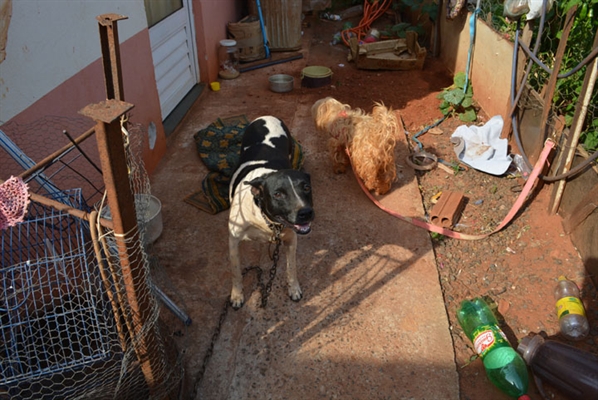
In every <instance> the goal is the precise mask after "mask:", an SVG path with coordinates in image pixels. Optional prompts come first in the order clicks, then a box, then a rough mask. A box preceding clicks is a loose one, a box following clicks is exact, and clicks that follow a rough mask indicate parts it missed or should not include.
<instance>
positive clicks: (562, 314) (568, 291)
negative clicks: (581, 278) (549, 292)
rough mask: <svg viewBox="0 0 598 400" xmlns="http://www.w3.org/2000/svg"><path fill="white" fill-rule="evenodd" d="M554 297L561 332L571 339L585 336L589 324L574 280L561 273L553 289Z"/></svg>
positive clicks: (588, 330) (588, 329)
mask: <svg viewBox="0 0 598 400" xmlns="http://www.w3.org/2000/svg"><path fill="white" fill-rule="evenodd" d="M554 299H555V300H556V301H557V302H556V312H557V315H558V318H559V325H560V328H561V334H562V335H563V336H565V337H566V338H567V339H571V340H581V339H583V338H585V337H586V336H587V335H588V333H589V332H590V324H589V323H588V319H587V318H586V312H585V309H584V308H583V303H582V302H581V300H580V295H579V288H578V287H577V285H576V284H575V282H573V281H571V280H568V279H567V278H566V277H565V276H563V275H561V276H559V282H558V284H557V286H556V288H555V290H554Z"/></svg>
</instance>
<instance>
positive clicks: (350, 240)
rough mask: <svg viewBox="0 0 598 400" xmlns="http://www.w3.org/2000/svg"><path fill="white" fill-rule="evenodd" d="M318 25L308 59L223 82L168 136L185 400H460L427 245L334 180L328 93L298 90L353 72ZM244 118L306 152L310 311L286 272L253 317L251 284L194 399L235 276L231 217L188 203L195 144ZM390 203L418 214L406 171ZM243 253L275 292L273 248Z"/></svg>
mask: <svg viewBox="0 0 598 400" xmlns="http://www.w3.org/2000/svg"><path fill="white" fill-rule="evenodd" d="M317 25H318V21H314V23H312V25H311V28H309V29H306V30H305V33H304V37H303V47H302V49H301V53H302V54H303V58H302V59H300V60H296V61H292V62H288V63H282V64H278V65H276V66H272V67H267V68H260V69H257V70H254V71H251V72H246V73H243V74H241V76H240V77H239V78H237V79H234V80H227V81H222V82H221V84H222V89H221V90H220V91H219V92H212V91H209V90H205V91H204V93H202V95H201V96H200V98H199V99H198V100H197V101H196V102H195V103H194V104H193V106H192V108H191V109H190V111H189V112H188V114H187V115H186V117H185V118H184V120H183V122H182V123H181V124H180V125H179V126H178V128H177V129H176V130H175V132H174V133H173V134H172V135H170V137H169V139H168V151H167V155H166V156H165V157H164V159H163V160H162V161H161V164H160V165H159V166H158V168H157V170H156V171H155V172H154V173H153V174H152V176H151V183H152V194H154V195H155V196H157V197H158V198H159V199H160V200H161V202H162V218H163V223H164V229H163V233H162V235H161V237H160V238H159V239H158V241H157V242H156V243H155V244H154V245H153V247H152V252H153V255H154V256H155V257H156V258H157V259H158V261H159V267H158V269H157V270H156V271H154V272H155V275H156V276H157V280H158V283H159V284H160V285H161V288H162V290H163V291H164V292H166V293H167V294H168V295H169V296H170V297H171V298H172V299H173V300H174V301H175V302H176V303H177V304H178V305H179V306H180V307H181V308H183V309H185V310H186V312H187V313H188V314H189V316H190V317H191V318H192V320H193V322H192V324H191V325H190V326H189V327H184V325H183V324H182V323H181V321H180V320H178V319H176V318H175V317H174V316H173V315H172V314H171V313H169V312H168V311H167V310H163V312H162V315H163V318H164V319H165V320H166V322H167V326H168V330H169V334H172V335H173V337H174V338H175V341H176V342H177V345H178V347H179V349H180V351H181V352H182V353H181V354H182V360H183V364H184V368H185V379H184V382H183V385H182V389H181V395H180V398H182V399H189V398H194V399H210V400H218V399H318V398H322V399H365V398H369V399H458V398H459V384H458V373H457V370H456V366H455V359H454V351H453V343H452V339H451V335H450V333H449V323H448V319H447V315H446V309H445V306H444V301H443V295H442V291H441V286H440V283H439V279H438V274H437V270H436V262H435V259H434V252H433V249H432V244H431V241H430V237H429V235H428V233H427V232H426V231H424V230H422V229H420V228H416V227H414V226H411V225H409V224H408V223H405V222H403V221H400V220H397V219H394V218H392V217H390V216H389V215H387V214H385V213H384V212H383V211H381V210H379V209H378V208H376V207H375V206H374V205H373V204H372V203H371V202H370V200H369V199H368V198H367V197H366V196H365V195H364V193H363V192H362V191H361V189H360V187H359V185H358V184H357V181H356V180H355V178H354V176H353V174H352V173H351V172H349V173H347V174H344V175H335V174H334V173H333V172H332V169H331V165H330V160H329V158H328V153H327V147H326V141H327V138H326V137H325V135H323V134H320V133H317V132H316V130H315V126H314V123H313V120H312V118H311V114H310V108H311V106H312V104H313V103H314V102H315V101H316V100H317V99H319V98H321V97H325V96H327V95H334V92H331V89H330V88H322V89H304V88H300V80H299V76H300V71H301V70H302V69H303V68H304V67H305V66H308V65H326V66H333V65H339V64H341V63H346V62H347V61H346V53H345V52H344V50H343V49H338V47H337V48H335V47H332V46H330V45H329V43H328V42H329V40H330V37H331V36H329V35H331V33H333V32H329V30H330V29H332V28H330V27H328V26H326V25H324V26H322V27H321V29H317ZM319 35H322V36H321V37H319ZM274 57H284V55H281V54H275V55H274ZM347 68H348V66H347ZM351 68H354V67H351ZM274 73H288V74H291V75H293V76H295V77H296V79H295V90H293V91H292V92H290V93H285V94H275V93H272V92H270V91H269V90H268V81H267V77H268V76H269V75H271V74H274ZM373 90H375V88H373ZM376 100H378V99H376V98H374V97H373V98H372V102H373V101H376ZM240 114H245V115H246V116H247V117H248V118H249V119H250V120H252V119H254V118H256V117H259V116H262V115H275V116H277V117H279V118H281V119H282V120H284V121H285V123H286V124H287V125H288V126H289V128H290V130H291V132H292V133H293V135H294V136H295V137H296V138H297V139H298V141H299V142H300V143H301V145H302V147H303V151H304V153H305V164H304V168H305V170H306V171H307V172H309V173H310V174H311V177H312V185H313V192H314V208H315V212H316V220H315V222H314V224H313V226H312V232H311V233H310V234H309V235H307V236H304V237H300V238H299V244H298V254H297V262H298V270H299V281H300V283H301V285H302V288H303V292H304V297H303V299H302V300H301V301H300V302H297V303H294V302H292V301H291V300H290V299H289V298H288V296H287V291H286V281H285V274H284V260H283V259H281V261H280V263H279V268H278V274H277V276H276V279H275V281H274V285H273V287H272V292H271V295H270V297H269V301H268V305H267V307H265V308H260V307H259V302H260V294H259V291H258V290H257V289H256V278H255V275H254V274H248V275H247V276H246V277H245V280H244V286H245V296H246V299H248V300H247V302H246V304H245V305H244V306H243V308H241V309H240V310H238V311H233V310H232V309H231V310H229V312H228V315H227V316H226V318H225V320H224V323H223V326H222V330H221V332H220V335H219V337H218V339H217V341H216V342H215V347H214V353H213V356H212V357H211V358H210V360H209V362H208V364H207V365H206V372H205V374H204V376H203V377H202V379H201V382H199V384H197V385H196V383H197V380H198V371H199V370H200V368H201V365H202V361H203V358H204V355H205V353H206V351H207V349H208V348H209V345H210V341H211V337H212V335H213V333H214V329H215V327H216V326H217V325H218V320H219V315H220V314H221V312H222V309H223V304H224V303H225V301H226V299H227V298H228V296H229V293H230V286H231V274H230V272H229V266H228V265H229V263H228V232H227V220H228V211H224V212H221V213H219V214H216V215H210V214H208V213H205V212H203V211H201V210H199V209H197V208H195V207H193V206H191V205H189V204H187V203H185V202H184V201H183V199H184V198H185V196H187V195H189V194H191V193H192V192H194V191H196V190H198V189H199V188H200V187H201V181H202V179H203V178H204V176H205V174H206V171H207V170H206V168H205V166H204V165H203V164H202V162H201V161H200V159H199V157H198V154H197V151H196V148H195V143H194V140H193V135H194V134H195V133H196V132H197V131H198V130H200V129H202V128H205V127H206V126H207V125H209V124H210V123H212V122H214V121H215V120H216V119H217V118H219V117H230V116H235V115H240ZM400 139H401V140H402V143H401V145H400V146H399V150H398V151H399V155H398V160H402V159H404V157H405V154H406V153H405V152H406V143H405V138H404V136H403V137H401V138H400ZM383 203H384V204H385V205H387V206H388V207H391V208H393V209H396V210H400V211H401V213H402V214H403V215H407V216H418V217H419V216H422V215H423V214H424V210H423V206H422V201H421V196H420V192H419V189H418V182H417V179H416V178H415V176H414V173H413V171H412V170H410V169H408V168H402V169H401V171H400V176H399V180H398V182H397V183H396V184H395V185H394V186H393V189H392V190H391V192H390V193H389V194H387V195H386V196H384V198H383ZM242 250H243V251H244V253H242V254H245V258H243V260H244V262H243V264H244V266H249V265H254V264H259V265H260V266H261V268H262V270H264V271H265V274H264V276H265V277H266V278H267V274H268V272H267V271H268V270H269V268H270V266H271V261H270V259H269V258H268V256H267V252H268V248H267V246H265V245H262V246H258V245H255V244H246V245H245V246H244V247H243V249H242Z"/></svg>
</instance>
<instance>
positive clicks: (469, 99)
mask: <svg viewBox="0 0 598 400" xmlns="http://www.w3.org/2000/svg"><path fill="white" fill-rule="evenodd" d="M472 105H473V98H472V97H471V96H465V97H464V98H463V101H462V102H461V106H462V107H463V108H468V107H471V106H472Z"/></svg>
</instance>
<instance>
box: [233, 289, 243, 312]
mask: <svg viewBox="0 0 598 400" xmlns="http://www.w3.org/2000/svg"><path fill="white" fill-rule="evenodd" d="M244 303H245V298H244V297H243V293H239V292H236V291H235V290H234V289H233V291H232V292H231V294H230V304H231V305H232V306H233V308H234V309H235V310H238V309H239V308H241V307H243V304H244Z"/></svg>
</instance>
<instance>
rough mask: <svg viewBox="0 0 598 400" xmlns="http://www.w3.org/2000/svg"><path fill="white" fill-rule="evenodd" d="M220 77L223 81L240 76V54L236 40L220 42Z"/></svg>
mask: <svg viewBox="0 0 598 400" xmlns="http://www.w3.org/2000/svg"><path fill="white" fill-rule="evenodd" d="M218 65H219V68H220V69H219V71H218V76H219V77H221V78H222V79H235V78H236V77H238V76H239V75H240V73H241V72H240V71H239V52H238V49H237V42H236V41H235V40H230V39H224V40H221V41H220V48H219V49H218Z"/></svg>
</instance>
